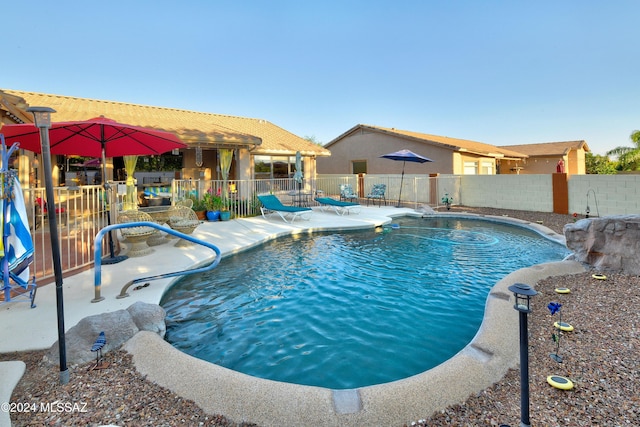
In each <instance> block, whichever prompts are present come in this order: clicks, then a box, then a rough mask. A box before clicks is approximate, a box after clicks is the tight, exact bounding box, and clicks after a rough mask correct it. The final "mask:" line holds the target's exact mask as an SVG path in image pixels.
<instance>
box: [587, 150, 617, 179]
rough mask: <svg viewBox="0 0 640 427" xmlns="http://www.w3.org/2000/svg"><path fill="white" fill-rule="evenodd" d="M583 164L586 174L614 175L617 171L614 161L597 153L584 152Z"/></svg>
mask: <svg viewBox="0 0 640 427" xmlns="http://www.w3.org/2000/svg"><path fill="white" fill-rule="evenodd" d="M585 166H586V170H587V173H588V174H598V175H614V174H615V173H616V172H617V171H616V162H612V161H611V160H609V157H608V156H601V155H599V154H591V153H586V156H585Z"/></svg>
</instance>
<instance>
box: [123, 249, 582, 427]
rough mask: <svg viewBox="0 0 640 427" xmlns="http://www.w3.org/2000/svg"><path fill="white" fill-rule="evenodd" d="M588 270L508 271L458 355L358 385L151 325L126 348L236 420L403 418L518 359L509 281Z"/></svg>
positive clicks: (456, 398) (166, 382) (480, 386)
mask: <svg viewBox="0 0 640 427" xmlns="http://www.w3.org/2000/svg"><path fill="white" fill-rule="evenodd" d="M584 271H585V268H584V266H583V265H582V264H580V263H578V262H575V261H558V262H551V263H545V264H540V265H536V266H532V267H528V268H524V269H520V270H517V271H515V272H513V273H511V274H509V275H507V276H506V277H505V278H503V279H502V280H500V281H499V282H498V283H496V285H495V286H494V287H493V288H492V289H491V291H490V292H489V296H488V297H487V301H486V306H485V314H484V318H483V321H482V324H481V326H480V328H479V330H478V332H477V334H476V336H475V337H474V338H473V340H472V341H471V342H470V343H469V344H468V345H467V346H466V347H465V348H464V349H463V350H461V351H460V352H459V353H458V354H457V355H456V356H454V357H453V358H451V359H449V360H448V361H446V362H444V363H442V364H440V365H438V366H436V367H435V368H433V369H430V370H428V371H426V372H423V373H421V374H418V375H414V376H412V377H409V378H405V379H402V380H398V381H394V382H391V383H386V384H379V385H375V386H369V387H363V388H359V389H354V390H337V391H336V390H330V389H326V388H321V387H312V386H303V385H297V384H289V383H282V382H277V381H271V380H265V379H260V378H256V377H252V376H249V375H246V374H242V373H239V372H235V371H232V370H230V369H227V368H223V367H220V366H218V365H214V364H211V363H209V362H205V361H203V360H200V359H197V358H195V357H192V356H189V355H187V354H185V353H182V352H180V351H178V350H176V349H175V348H173V347H172V346H171V345H170V344H169V343H167V342H165V341H164V340H163V339H162V338H161V337H160V336H158V335H157V334H155V333H152V332H139V333H138V334H136V335H135V336H134V337H133V338H132V339H131V340H129V341H128V342H127V344H126V345H125V349H126V350H127V351H128V352H129V353H130V354H131V355H132V356H133V361H134V364H135V366H136V369H137V370H138V371H139V372H140V373H141V374H143V375H145V376H146V377H147V379H148V380H150V381H153V382H155V383H157V384H159V385H161V386H163V387H166V388H168V389H170V390H171V391H173V392H174V393H177V394H178V395H180V396H182V397H183V398H186V399H190V400H193V401H194V402H195V403H196V404H197V405H198V406H200V407H201V408H202V409H203V410H204V411H205V412H207V413H209V414H222V415H224V416H226V417H228V418H230V419H232V420H234V421H236V422H239V421H248V422H253V423H257V424H259V425H261V426H282V425H288V426H304V425H314V426H337V425H340V426H361V425H402V424H403V423H411V422H412V421H415V420H418V419H420V418H424V417H428V416H429V415H431V414H433V413H434V412H436V411H438V410H441V409H443V408H446V407H447V406H450V405H452V404H456V403H461V402H463V401H465V400H466V399H467V397H468V396H469V395H471V394H473V393H477V392H479V391H481V390H484V389H485V388H487V387H489V386H491V385H492V384H494V383H495V382H497V381H499V380H500V379H501V378H502V377H503V376H504V375H505V374H506V372H507V371H508V370H509V369H510V368H515V367H517V365H518V356H519V355H518V346H517V345H515V343H517V342H518V333H519V332H518V321H517V319H518V314H517V312H516V311H515V310H514V309H513V302H512V301H511V293H510V292H509V291H508V290H507V288H508V287H509V286H510V285H512V284H513V283H518V282H521V283H526V284H530V285H532V286H535V284H536V283H537V282H538V281H539V280H542V279H544V278H547V277H552V276H559V275H567V274H578V273H581V272H584ZM534 309H535V300H534Z"/></svg>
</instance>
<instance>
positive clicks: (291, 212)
mask: <svg viewBox="0 0 640 427" xmlns="http://www.w3.org/2000/svg"><path fill="white" fill-rule="evenodd" d="M258 200H260V203H262V206H261V207H260V212H261V213H262V217H263V218H264V219H267V215H270V214H278V215H279V216H280V218H282V220H283V221H284V222H291V223H293V221H295V220H296V218H297V217H300V218H302V219H304V220H307V221H308V220H309V219H311V213H312V212H313V211H312V210H311V208H307V207H297V206H285V205H283V204H282V202H281V201H280V199H278V198H277V197H276V196H274V195H273V194H265V195H262V196H258ZM287 218H289V220H287Z"/></svg>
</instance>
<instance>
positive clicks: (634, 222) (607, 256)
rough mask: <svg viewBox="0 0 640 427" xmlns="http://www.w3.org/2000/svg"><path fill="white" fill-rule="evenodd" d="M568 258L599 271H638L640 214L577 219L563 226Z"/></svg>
mask: <svg viewBox="0 0 640 427" xmlns="http://www.w3.org/2000/svg"><path fill="white" fill-rule="evenodd" d="M564 235H565V237H566V240H567V248H569V249H570V250H571V251H572V252H573V255H571V258H572V259H574V260H576V261H579V262H582V263H586V264H589V265H590V266H592V267H593V268H595V269H597V270H602V271H612V272H620V273H624V274H631V275H638V274H640V215H613V216H607V217H603V218H587V219H581V220H580V221H577V222H575V223H573V224H567V225H565V226H564Z"/></svg>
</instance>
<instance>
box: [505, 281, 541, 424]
mask: <svg viewBox="0 0 640 427" xmlns="http://www.w3.org/2000/svg"><path fill="white" fill-rule="evenodd" d="M509 290H510V291H511V292H513V295H514V296H515V298H516V303H515V304H514V306H513V308H515V309H516V310H517V311H518V312H519V313H520V427H530V426H531V422H530V420H529V335H528V334H529V333H528V324H527V315H528V314H529V313H530V312H531V297H532V296H534V295H537V294H538V293H537V292H536V291H535V290H534V289H533V288H532V287H531V286H529V285H525V284H524V283H514V284H513V285H511V286H509Z"/></svg>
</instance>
